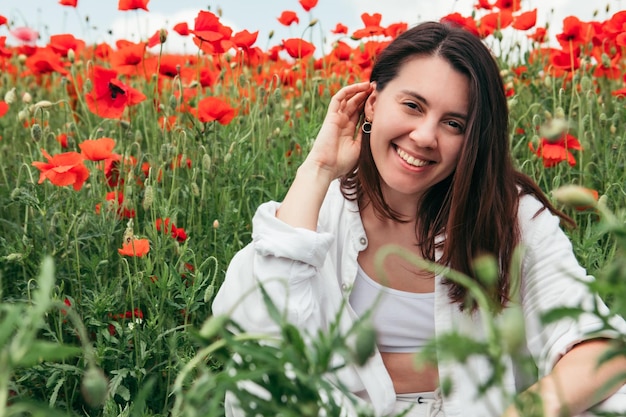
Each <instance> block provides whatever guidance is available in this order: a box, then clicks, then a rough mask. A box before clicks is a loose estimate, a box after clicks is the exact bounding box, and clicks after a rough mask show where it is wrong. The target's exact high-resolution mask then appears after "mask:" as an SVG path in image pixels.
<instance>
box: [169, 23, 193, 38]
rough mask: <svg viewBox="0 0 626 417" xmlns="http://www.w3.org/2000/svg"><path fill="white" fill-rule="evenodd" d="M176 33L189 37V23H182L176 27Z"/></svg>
mask: <svg viewBox="0 0 626 417" xmlns="http://www.w3.org/2000/svg"><path fill="white" fill-rule="evenodd" d="M172 30H174V32H176V33H178V34H179V35H180V36H188V35H189V25H187V22H181V23H177V24H176V25H174V27H173V28H172Z"/></svg>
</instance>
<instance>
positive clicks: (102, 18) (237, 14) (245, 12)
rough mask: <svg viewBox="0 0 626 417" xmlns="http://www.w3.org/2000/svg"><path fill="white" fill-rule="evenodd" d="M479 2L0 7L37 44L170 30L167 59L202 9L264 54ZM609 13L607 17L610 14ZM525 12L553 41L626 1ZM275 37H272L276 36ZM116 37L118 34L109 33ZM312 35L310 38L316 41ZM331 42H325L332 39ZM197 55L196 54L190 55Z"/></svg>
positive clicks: (548, 3) (14, 0)
mask: <svg viewBox="0 0 626 417" xmlns="http://www.w3.org/2000/svg"><path fill="white" fill-rule="evenodd" d="M475 3H477V0H319V2H318V5H317V6H316V7H315V8H314V9H313V10H312V11H311V12H310V14H309V13H306V12H305V11H304V10H303V9H302V7H301V6H300V4H299V3H298V0H221V1H214V0H204V1H198V0H151V1H150V2H149V4H148V9H149V10H150V11H149V12H145V11H143V10H138V11H124V12H122V11H119V10H117V4H118V1H117V0H79V1H78V7H77V8H72V7H67V6H61V5H59V4H58V0H0V15H3V16H5V17H6V18H8V19H9V21H10V22H12V23H13V26H14V27H19V26H28V27H31V28H34V29H36V30H38V31H39V33H40V36H41V40H40V42H39V44H42V45H43V44H45V43H47V40H48V38H49V36H50V35H54V34H61V33H72V34H73V35H74V36H76V37H79V38H81V39H83V40H85V41H86V42H87V43H97V42H103V41H106V42H109V43H113V42H114V41H115V40H116V39H121V38H124V39H128V40H132V41H139V40H145V39H147V38H148V37H149V36H150V35H152V34H153V33H154V32H155V31H156V30H158V29H160V28H166V29H168V30H169V33H170V36H169V39H168V42H167V43H166V47H167V48H166V50H167V51H169V52H176V51H184V52H192V51H196V50H197V49H196V48H195V47H190V46H189V44H187V45H185V39H184V38H182V37H180V36H179V35H178V34H176V33H175V32H173V31H172V30H171V28H172V26H174V25H175V24H176V23H179V22H187V23H188V25H189V26H190V27H193V21H194V18H195V16H196V15H197V14H198V11H199V10H207V8H209V10H211V11H212V12H214V13H217V12H218V10H219V9H221V11H222V21H223V23H224V24H227V25H228V26H230V27H231V28H233V30H234V31H235V32H237V31H240V30H243V29H247V30H248V31H250V32H254V31H257V30H258V31H259V37H258V40H257V43H256V46H259V47H261V48H262V49H266V48H267V47H268V45H275V44H278V43H280V41H281V40H282V39H287V38H290V37H303V38H304V39H310V40H312V41H313V42H314V43H316V44H318V45H319V44H321V43H322V38H323V37H324V35H326V36H328V35H330V30H331V29H333V28H334V27H335V25H336V24H337V23H342V24H344V25H346V26H347V27H348V29H349V31H350V32H352V31H353V30H356V29H359V28H360V27H362V22H361V18H360V16H361V14H362V13H364V12H367V13H381V14H382V16H383V19H382V25H383V26H386V25H389V24H391V23H396V22H406V23H408V24H409V25H412V24H415V23H417V22H420V21H424V20H438V19H439V18H440V17H442V16H444V15H446V14H448V13H451V12H459V13H461V14H463V15H469V14H470V13H471V12H472V5H473V4H475ZM607 6H609V8H610V10H609V12H608V13H607V12H606V8H607ZM522 7H523V9H524V10H531V9H533V8H537V9H538V21H539V24H540V25H542V24H544V23H545V22H550V23H551V25H552V28H553V29H552V31H551V34H552V36H554V34H556V33H558V32H559V31H560V30H561V29H562V21H563V18H564V17H566V16H569V15H575V16H577V17H578V18H580V19H581V20H592V19H594V13H597V15H596V17H595V19H596V20H604V19H607V18H608V17H610V16H611V15H613V14H614V13H615V12H617V11H619V10H623V9H625V8H626V0H583V1H581V0H522ZM284 10H292V11H294V12H296V13H297V14H298V16H299V18H300V24H299V25H294V26H291V27H289V28H287V27H284V26H282V25H281V24H280V23H279V22H278V21H277V20H276V19H277V18H278V17H279V16H280V14H281V12H283V11H284ZM313 18H316V19H318V20H319V24H318V25H317V26H316V27H314V28H313V30H311V29H308V31H307V32H306V33H305V34H304V35H303V31H304V30H305V29H306V28H307V24H308V22H309V21H310V20H311V19H313ZM272 30H273V31H274V37H273V38H272V39H268V38H269V33H270V31H272ZM109 32H110V33H112V35H110V34H109ZM3 35H6V36H7V43H8V44H15V41H14V40H13V39H12V38H11V36H10V34H9V33H8V30H7V28H6V26H3V27H0V36H3ZM311 36H312V38H311ZM326 41H327V40H326ZM190 48H193V49H190Z"/></svg>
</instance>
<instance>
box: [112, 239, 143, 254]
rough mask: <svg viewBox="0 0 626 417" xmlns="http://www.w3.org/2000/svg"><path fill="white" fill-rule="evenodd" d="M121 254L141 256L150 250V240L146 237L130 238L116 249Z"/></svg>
mask: <svg viewBox="0 0 626 417" xmlns="http://www.w3.org/2000/svg"><path fill="white" fill-rule="evenodd" d="M117 251H118V252H119V254H120V255H122V256H137V257H142V256H144V255H146V254H147V253H148V252H150V241H149V240H148V239H137V238H131V239H129V241H128V242H125V243H124V244H122V247H121V248H120V249H118V250H117Z"/></svg>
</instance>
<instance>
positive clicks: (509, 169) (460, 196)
mask: <svg viewBox="0 0 626 417" xmlns="http://www.w3.org/2000/svg"><path fill="white" fill-rule="evenodd" d="M416 55H417V56H418V55H424V56H437V57H441V58H443V59H445V60H446V61H447V62H448V63H450V65H451V66H452V67H453V68H455V69H456V70H457V71H458V72H459V73H461V74H464V75H466V76H467V78H468V80H469V109H468V110H469V114H468V122H467V127H466V131H465V140H464V143H463V147H462V149H461V152H460V156H459V161H458V163H457V166H456V169H455V171H454V172H453V173H452V174H451V175H450V176H449V177H448V178H446V179H445V180H443V181H441V182H440V183H438V184H436V185H434V186H433V187H431V188H430V189H429V190H427V191H426V192H425V194H424V196H423V198H421V200H420V202H419V206H418V208H417V213H416V214H417V219H418V221H417V224H416V236H417V242H418V245H419V247H420V248H421V251H422V256H423V257H424V258H426V259H429V260H431V261H435V260H436V259H435V258H436V256H435V251H436V250H441V254H442V256H441V258H439V259H437V261H438V262H439V263H441V264H444V265H448V266H449V267H451V268H452V269H454V270H457V271H460V272H463V273H465V274H467V275H468V276H470V277H472V278H473V279H477V277H476V276H475V274H474V271H473V268H472V263H473V260H474V259H475V258H476V257H478V256H480V255H483V254H491V255H494V256H495V257H496V258H497V259H498V260H499V274H498V281H497V283H496V285H495V286H494V287H490V288H488V289H487V290H488V294H490V295H491V298H492V301H493V302H494V304H495V306H496V307H498V308H501V307H503V306H504V305H506V303H507V301H508V296H509V291H510V287H511V282H510V269H511V267H512V257H513V252H514V250H515V248H516V246H517V245H518V244H519V241H520V230H519V225H518V221H517V210H518V203H519V196H520V194H521V195H523V194H532V195H534V196H535V197H536V198H537V199H539V201H541V202H542V203H543V205H544V206H545V208H547V209H548V210H550V211H551V212H553V213H555V214H556V215H558V216H559V217H561V218H562V219H565V220H566V221H568V222H569V223H572V224H573V221H572V220H571V219H570V218H569V217H567V216H565V215H564V214H562V213H560V212H559V211H557V210H556V209H555V208H554V207H553V206H552V205H551V204H550V202H549V201H548V199H547V198H546V197H545V195H544V194H543V192H542V191H541V189H540V188H539V187H538V186H537V185H536V184H535V183H534V181H533V180H532V179H531V178H530V177H528V176H527V175H525V174H523V173H521V172H518V171H517V170H516V169H515V168H514V165H513V161H512V158H511V153H510V149H509V136H508V132H509V128H508V117H509V115H508V108H507V101H506V96H505V93H504V86H503V83H502V79H501V77H500V70H499V66H498V64H497V62H496V61H495V59H494V57H493V56H492V54H491V52H490V51H489V49H488V48H487V47H486V45H485V44H483V42H482V41H481V40H480V39H479V38H478V37H476V36H475V35H473V34H471V33H470V32H468V31H466V30H464V29H462V28H459V27H455V26H451V25H450V24H446V23H436V22H426V23H422V24H420V25H418V26H415V27H413V28H411V29H409V30H407V31H406V32H404V33H402V34H400V35H399V36H398V37H397V38H396V39H394V40H393V41H392V42H391V43H390V44H389V45H388V46H387V47H386V48H385V49H384V50H383V51H382V52H381V53H380V55H379V56H378V57H377V60H376V63H375V64H374V68H373V69H372V73H371V76H370V81H375V82H376V89H377V90H379V91H382V90H383V89H384V88H385V87H386V85H387V83H388V82H389V81H391V80H393V79H394V78H395V77H396V76H397V75H398V72H399V70H400V67H401V66H402V65H403V64H404V63H405V62H406V61H407V60H409V59H411V58H414V57H415V56H416ZM369 139H370V138H369V134H363V135H362V147H361V154H360V157H359V161H358V163H357V166H356V167H355V169H354V170H353V171H352V172H351V173H349V174H348V175H346V176H344V177H343V178H342V179H341V181H342V190H343V193H344V196H345V197H346V198H349V199H356V200H357V201H358V202H359V205H360V206H361V207H363V205H364V204H372V205H373V208H374V211H375V212H376V213H377V215H379V216H383V217H386V218H390V219H393V220H395V221H404V219H402V217H401V216H400V215H399V214H398V213H396V212H394V210H393V209H392V208H391V207H389V206H388V205H387V204H386V202H385V201H384V198H383V195H382V192H381V187H380V176H379V173H378V170H377V169H376V165H375V164H374V160H373V157H372V153H371V148H370V142H369ZM442 235H445V239H443V240H441V241H438V240H437V237H438V236H442ZM446 285H447V286H448V288H449V291H448V295H449V297H450V299H451V301H452V302H455V303H458V304H459V305H460V307H461V308H470V309H474V308H475V305H474V304H473V302H471V300H470V301H469V304H468V300H467V290H466V288H464V287H462V286H460V285H457V284H455V283H453V282H450V281H447V282H446Z"/></svg>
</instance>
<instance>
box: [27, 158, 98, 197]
mask: <svg viewBox="0 0 626 417" xmlns="http://www.w3.org/2000/svg"><path fill="white" fill-rule="evenodd" d="M41 153H42V154H43V156H45V157H46V159H47V160H48V162H39V161H35V162H33V163H32V165H33V166H34V167H36V168H37V169H38V170H39V171H41V173H40V174H39V184H41V183H42V182H44V181H45V180H46V178H47V179H48V180H49V181H50V182H51V183H52V184H54V185H58V186H59V187H63V186H66V185H72V186H73V187H74V189H75V190H76V191H78V190H80V189H81V188H82V186H83V183H84V182H85V181H87V178H89V170H88V169H87V167H85V165H84V164H83V157H82V155H81V154H79V153H78V152H65V153H61V154H57V155H54V156H50V154H48V152H46V151H45V150H43V149H42V150H41Z"/></svg>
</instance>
